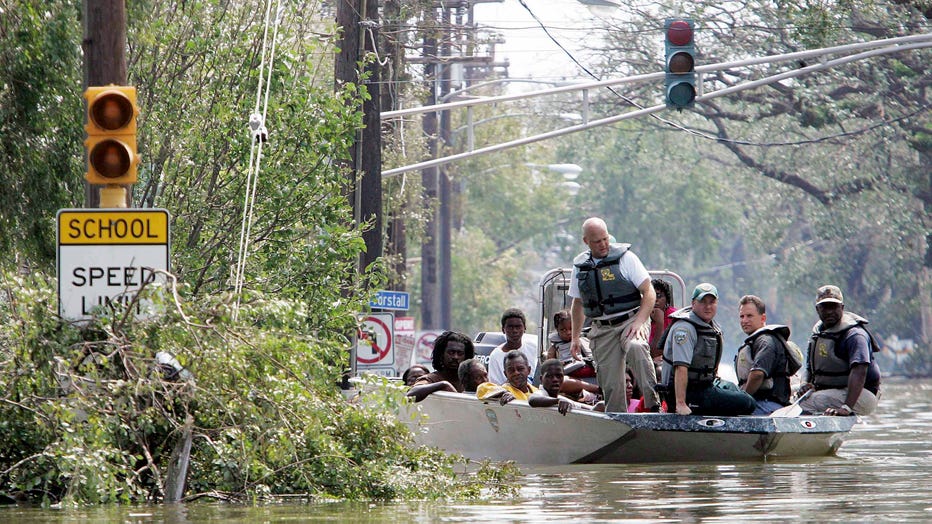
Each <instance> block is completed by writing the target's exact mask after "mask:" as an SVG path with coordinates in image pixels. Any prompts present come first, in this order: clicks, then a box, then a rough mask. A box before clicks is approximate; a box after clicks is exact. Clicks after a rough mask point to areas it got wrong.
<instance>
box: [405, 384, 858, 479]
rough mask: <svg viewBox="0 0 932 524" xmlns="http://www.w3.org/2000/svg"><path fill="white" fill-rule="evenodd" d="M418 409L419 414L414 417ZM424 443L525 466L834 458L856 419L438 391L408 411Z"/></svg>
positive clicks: (408, 406)
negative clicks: (542, 402) (609, 409)
mask: <svg viewBox="0 0 932 524" xmlns="http://www.w3.org/2000/svg"><path fill="white" fill-rule="evenodd" d="M413 410H416V411H418V412H419V413H420V416H418V415H415V414H414V413H413V412H412V411H413ZM400 418H401V420H403V421H404V422H405V423H406V424H407V425H408V426H409V428H410V429H411V430H412V431H413V433H414V435H415V440H416V441H417V443H418V444H424V445H430V446H434V447H438V448H441V449H443V450H446V451H448V452H450V453H457V454H460V455H463V456H465V457H467V458H469V459H474V460H481V459H491V460H495V461H506V460H512V461H515V462H516V463H518V464H526V465H560V464H585V463H609V464H625V463H643V462H677V463H679V462H741V461H769V460H774V459H779V458H801V457H821V456H827V455H832V454H834V453H835V451H836V450H837V449H838V447H839V446H841V444H842V442H843V440H844V438H845V436H846V435H847V434H848V432H849V431H850V430H851V428H852V426H853V425H854V424H855V422H856V421H857V417H826V416H799V417H750V416H744V417H703V416H693V415H673V414H666V413H598V412H592V411H588V410H582V409H577V410H572V411H570V412H569V413H567V414H566V415H561V414H560V413H559V412H558V411H557V409H556V408H555V407H551V408H532V407H530V406H528V404H527V403H526V402H522V401H519V400H515V401H512V402H510V403H508V404H506V405H504V406H502V405H500V404H499V403H498V402H497V401H481V400H478V399H477V398H476V397H475V396H474V395H468V394H461V393H447V392H439V393H434V394H432V395H430V396H428V397H427V398H426V399H424V400H423V401H422V402H420V403H417V404H406V405H405V406H404V407H403V408H402V415H401V417H400Z"/></svg>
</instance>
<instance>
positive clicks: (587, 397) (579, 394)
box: [560, 367, 602, 406]
mask: <svg viewBox="0 0 932 524" xmlns="http://www.w3.org/2000/svg"><path fill="white" fill-rule="evenodd" d="M563 373H564V377H563V384H562V385H561V386H560V393H562V394H563V395H564V396H566V397H567V398H569V399H571V400H575V401H576V402H581V403H583V404H588V405H590V406H594V405H596V404H598V403H599V401H601V400H602V389H601V388H600V387H599V386H598V385H597V384H593V383H591V382H586V381H585V380H580V379H578V378H573V377H570V376H566V367H564V368H563Z"/></svg>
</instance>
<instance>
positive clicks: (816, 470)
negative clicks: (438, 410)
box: [0, 380, 932, 524]
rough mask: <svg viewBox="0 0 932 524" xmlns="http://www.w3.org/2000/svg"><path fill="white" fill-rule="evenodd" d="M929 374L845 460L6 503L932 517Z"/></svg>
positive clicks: (207, 509) (196, 509)
mask: <svg viewBox="0 0 932 524" xmlns="http://www.w3.org/2000/svg"><path fill="white" fill-rule="evenodd" d="M930 431H932V380H925V381H919V382H910V383H907V382H899V383H888V384H885V390H884V396H883V397H882V398H881V400H880V407H879V408H878V410H877V412H876V413H875V414H874V415H871V416H870V417H867V418H866V419H865V420H864V421H863V423H862V424H859V425H858V426H855V429H854V431H853V432H852V433H851V435H850V436H849V438H848V440H847V441H846V442H845V444H844V445H843V446H842V447H841V449H840V450H839V452H838V456H836V457H827V458H824V459H819V460H806V461H780V462H776V463H750V464H689V465H676V464H638V465H615V466H609V465H602V466H567V467H559V468H556V467H553V468H542V469H534V470H528V471H526V477H525V479H524V482H523V489H522V491H521V496H520V497H519V498H518V499H513V500H502V501H489V502H484V503H481V504H474V503H459V504H451V503H442V502H441V503H438V502H414V503H399V504H370V503H339V504H318V505H301V504H285V505H277V506H271V507H261V508H252V507H241V506H229V505H222V504H196V503H193V504H187V505H180V504H179V505H175V506H149V507H141V508H125V507H123V508H93V509H84V510H67V511H65V510H62V511H51V510H38V509H23V508H0V521H4V522H24V523H32V522H46V523H48V522H62V523H80V522H104V521H108V522H112V521H121V522H128V523H150V522H151V523H167V524H173V523H188V522H208V521H209V522H224V523H225V524H233V523H238V522H309V521H313V522H360V523H369V522H373V523H374V522H380V523H382V522H391V523H398V522H424V523H427V522H470V521H476V522H481V521H486V522H489V521H491V522H515V523H527V522H567V521H574V520H575V521H585V522H611V521H619V520H626V521H651V522H699V521H708V520H723V521H768V522H772V521H781V520H786V521H797V522H801V521H819V522H832V521H834V522H848V521H852V520H856V521H866V520H870V521H875V520H895V521H904V520H921V521H927V520H932V488H929V487H927V486H928V485H929V484H930V483H932V473H930V468H929V464H930V463H932V461H930V453H932V446H930V443H929V438H928V435H929V433H930Z"/></svg>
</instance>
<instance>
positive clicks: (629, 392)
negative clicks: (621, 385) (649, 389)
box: [625, 369, 667, 413]
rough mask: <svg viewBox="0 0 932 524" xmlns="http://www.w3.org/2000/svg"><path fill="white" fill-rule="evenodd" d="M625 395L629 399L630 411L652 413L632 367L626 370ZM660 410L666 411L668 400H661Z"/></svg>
mask: <svg viewBox="0 0 932 524" xmlns="http://www.w3.org/2000/svg"><path fill="white" fill-rule="evenodd" d="M625 386H626V387H625V397H626V398H627V399H628V413H651V411H650V410H649V409H647V405H646V404H645V403H644V395H643V394H641V388H639V387H638V383H637V380H635V379H634V373H632V372H631V370H630V369H626V370H625ZM660 411H661V412H663V413H666V411H667V401H666V400H662V401H661V402H660Z"/></svg>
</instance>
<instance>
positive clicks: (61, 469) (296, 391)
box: [0, 274, 516, 504]
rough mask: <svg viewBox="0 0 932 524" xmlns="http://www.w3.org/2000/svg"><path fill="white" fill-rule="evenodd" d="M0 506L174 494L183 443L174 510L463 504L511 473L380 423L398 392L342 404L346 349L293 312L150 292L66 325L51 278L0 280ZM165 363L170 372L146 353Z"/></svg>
mask: <svg viewBox="0 0 932 524" xmlns="http://www.w3.org/2000/svg"><path fill="white" fill-rule="evenodd" d="M2 289H3V300H2V301H0V347H2V350H0V351H2V353H0V355H2V357H0V358H2V361H0V365H2V369H0V391H2V392H3V393H2V398H0V496H2V497H3V498H4V499H6V500H7V501H14V500H27V501H32V502H41V503H44V504H53V503H80V504H85V503H108V502H144V501H160V500H163V499H165V498H166V494H167V493H168V492H169V491H170V490H172V489H175V488H174V486H173V475H174V474H175V471H177V470H176V469H175V468H176V464H174V462H175V460H176V459H177V458H178V457H177V450H178V449H180V446H181V443H183V441H184V436H185V434H186V431H190V434H191V437H192V438H191V454H190V457H191V459H190V467H189V471H188V476H187V488H186V490H185V496H184V499H183V500H193V499H197V498H201V497H211V498H215V499H223V500H233V501H262V500H274V499H275V498H276V497H277V496H280V495H295V494H298V495H302V496H304V497H306V498H307V499H308V500H312V501H313V500H326V499H360V498H362V499H396V498H413V499H435V498H473V497H480V496H484V495H486V494H488V493H489V490H493V491H494V493H496V494H501V493H507V492H510V490H512V489H513V485H512V480H513V478H514V475H515V474H516V471H515V470H514V469H513V468H511V467H508V466H507V465H506V466H502V465H494V466H493V465H491V464H482V465H479V467H478V471H475V469H476V468H470V470H471V472H470V473H469V474H466V471H465V469H464V468H463V467H462V466H461V465H458V463H457V461H456V459H455V458H454V457H451V456H448V455H446V454H443V453H441V452H439V451H436V450H432V449H429V448H423V447H421V448H418V447H414V446H412V444H411V438H410V434H409V433H408V431H407V430H406V429H405V428H403V427H402V426H401V425H399V423H398V422H397V421H396V419H395V417H394V416H393V414H392V409H391V407H392V403H393V402H395V403H396V402H400V401H402V397H401V393H400V392H399V393H396V394H395V396H391V395H388V396H386V397H385V398H386V400H384V401H382V402H379V403H375V404H371V405H370V404H367V403H363V402H356V403H350V402H347V401H346V400H345V399H344V398H343V396H342V395H341V393H340V390H339V387H338V383H337V377H339V376H340V372H341V371H342V366H343V365H344V363H345V362H346V360H347V354H346V347H347V341H346V340H344V339H340V338H339V337H332V336H329V337H328V336H326V335H319V334H318V335H308V334H307V329H306V327H307V313H306V311H304V310H303V306H302V305H301V304H300V303H297V302H288V301H283V300H279V299H274V298H270V297H264V296H259V295H256V296H252V297H251V298H250V300H248V301H246V303H245V304H244V305H241V306H240V308H239V311H238V314H239V317H240V321H239V322H237V323H236V324H233V323H231V321H230V318H231V313H232V311H233V307H232V306H231V302H230V301H229V297H220V296H215V297H212V298H205V299H201V300H198V301H193V302H188V301H186V300H184V299H181V298H177V299H176V298H175V297H173V295H172V293H171V292H170V291H171V290H170V289H165V288H150V289H148V290H147V292H146V294H147V298H149V299H152V300H154V301H156V302H158V303H160V304H161V306H162V307H163V308H164V312H163V314H161V315H158V316H157V317H156V318H151V319H149V320H145V321H133V320H131V317H129V318H127V317H126V316H125V315H124V312H115V313H114V314H112V315H109V316H104V317H101V318H99V319H98V320H97V321H96V322H94V323H93V324H89V325H87V326H83V327H79V326H76V325H69V324H65V323H62V322H60V321H59V320H58V319H57V318H56V314H55V312H56V307H57V305H56V304H57V300H56V296H55V289H54V285H53V282H52V281H51V280H50V279H41V278H40V277H36V276H33V277H29V278H22V277H18V276H12V275H9V274H7V275H4V277H3V285H2ZM157 352H167V353H169V354H174V355H177V356H178V360H179V361H180V364H181V365H182V366H184V370H185V371H184V372H181V373H179V372H178V370H177V369H173V368H172V367H171V366H166V365H164V363H163V365H160V363H159V362H157V361H156V359H155V358H154V355H155V354H156V353H157Z"/></svg>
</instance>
